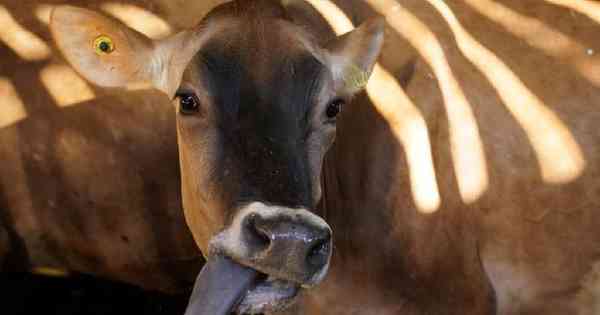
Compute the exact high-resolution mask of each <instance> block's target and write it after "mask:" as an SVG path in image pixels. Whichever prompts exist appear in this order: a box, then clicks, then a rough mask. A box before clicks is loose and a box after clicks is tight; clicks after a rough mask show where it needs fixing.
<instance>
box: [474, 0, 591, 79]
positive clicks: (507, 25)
mask: <svg viewBox="0 0 600 315" xmlns="http://www.w3.org/2000/svg"><path fill="white" fill-rule="evenodd" d="M465 2H467V3H468V4H469V5H470V6H471V7H472V8H473V9H475V10H476V11H478V12H479V13H480V14H482V15H483V16H485V17H487V18H488V19H490V20H492V21H494V22H495V23H497V24H499V25H501V26H502V27H503V28H504V29H505V30H506V31H507V32H510V33H512V34H513V35H515V36H517V37H519V38H522V39H524V40H525V42H526V43H527V44H528V45H530V46H532V47H535V48H537V49H539V50H541V51H543V52H544V53H546V54H548V55H549V56H552V57H555V58H557V59H559V60H562V59H566V60H567V61H569V62H570V63H571V64H573V65H574V66H575V68H576V69H577V71H578V72H579V73H580V74H581V75H583V76H584V77H585V78H586V79H588V80H589V81H590V82H592V83H593V84H595V85H596V86H600V59H598V58H596V57H594V58H590V57H591V56H593V55H594V50H593V49H589V48H586V47H585V46H583V45H582V44H580V43H578V42H577V41H575V40H573V39H571V38H570V37H569V36H567V35H565V34H563V33H561V32H560V31H558V30H555V29H553V28H552V27H550V26H548V25H546V24H544V23H543V22H542V21H540V20H539V19H536V18H532V17H528V16H525V15H523V14H520V13H518V12H515V11H513V10H511V9H510V8H507V7H506V6H504V5H502V4H500V3H497V2H494V1H490V0H466V1H465ZM571 3H573V2H571ZM599 9H600V7H599Z"/></svg>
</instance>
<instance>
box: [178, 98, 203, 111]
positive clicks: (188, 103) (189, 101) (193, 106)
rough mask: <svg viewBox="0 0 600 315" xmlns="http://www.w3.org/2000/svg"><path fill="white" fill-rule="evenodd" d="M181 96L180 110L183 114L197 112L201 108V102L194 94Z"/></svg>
mask: <svg viewBox="0 0 600 315" xmlns="http://www.w3.org/2000/svg"><path fill="white" fill-rule="evenodd" d="M178 97H179V112H180V113H181V114H183V115H191V114H194V113H197V112H198V110H199V109H200V102H199V101H198V98H196V96H195V95H193V94H181V95H178Z"/></svg>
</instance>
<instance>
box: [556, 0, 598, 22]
mask: <svg viewBox="0 0 600 315" xmlns="http://www.w3.org/2000/svg"><path fill="white" fill-rule="evenodd" d="M544 1H546V2H550V3H553V4H556V5H560V6H563V7H566V8H569V9H572V10H574V11H576V12H579V13H581V14H583V15H587V16H588V17H589V18H590V19H592V20H594V21H596V22H597V23H600V3H598V2H596V1H590V0H544Z"/></svg>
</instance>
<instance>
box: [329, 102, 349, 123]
mask: <svg viewBox="0 0 600 315" xmlns="http://www.w3.org/2000/svg"><path fill="white" fill-rule="evenodd" d="M345 104H346V102H344V100H341V99H335V100H333V101H332V102H331V103H329V104H328V105H327V109H326V110H325V114H326V115H327V118H329V119H334V118H335V117H336V116H337V115H338V114H339V113H340V112H341V111H342V109H343V108H344V105H345Z"/></svg>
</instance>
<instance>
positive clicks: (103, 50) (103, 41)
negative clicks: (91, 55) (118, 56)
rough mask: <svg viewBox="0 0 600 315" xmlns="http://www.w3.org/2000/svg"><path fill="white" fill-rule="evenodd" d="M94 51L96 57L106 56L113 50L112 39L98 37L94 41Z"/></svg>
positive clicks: (103, 36) (104, 36)
mask: <svg viewBox="0 0 600 315" xmlns="http://www.w3.org/2000/svg"><path fill="white" fill-rule="evenodd" d="M94 50H95V51H96V54H98V55H108V54H110V53H111V52H113V51H114V50H115V43H114V42H113V40H112V38H110V37H108V36H106V35H100V36H98V37H96V39H94Z"/></svg>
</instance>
